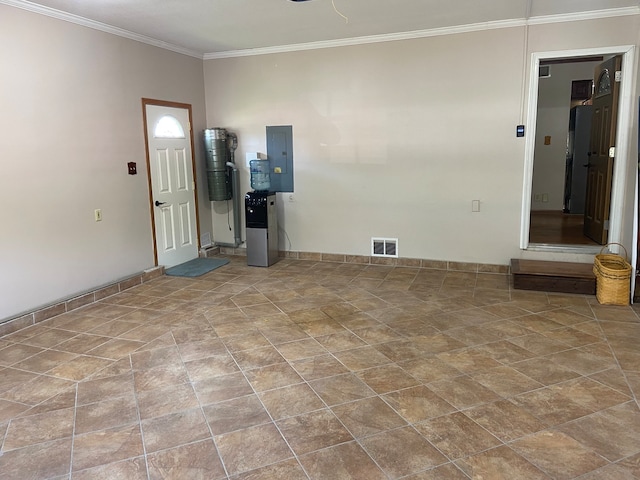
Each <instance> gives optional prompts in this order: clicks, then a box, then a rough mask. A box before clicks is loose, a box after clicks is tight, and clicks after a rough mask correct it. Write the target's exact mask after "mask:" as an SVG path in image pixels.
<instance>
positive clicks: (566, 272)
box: [511, 258, 596, 295]
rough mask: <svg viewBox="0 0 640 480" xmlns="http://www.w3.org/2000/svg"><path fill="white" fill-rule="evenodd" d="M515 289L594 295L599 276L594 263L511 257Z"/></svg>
mask: <svg viewBox="0 0 640 480" xmlns="http://www.w3.org/2000/svg"><path fill="white" fill-rule="evenodd" d="M511 275H513V288H515V289H517V290H537V291H540V292H561V293H579V294H583V295H595V293H596V276H595V275H594V274H593V264H591V263H570V262H548V261H542V260H522V259H517V258H512V259H511Z"/></svg>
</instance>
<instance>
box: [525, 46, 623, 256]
mask: <svg viewBox="0 0 640 480" xmlns="http://www.w3.org/2000/svg"><path fill="white" fill-rule="evenodd" d="M592 55H622V81H621V83H620V100H619V101H620V104H619V107H618V124H617V127H616V128H617V137H616V159H619V161H617V162H614V166H613V184H612V187H611V210H610V217H609V239H608V241H609V242H619V243H620V242H621V240H622V221H623V218H622V212H623V207H624V191H625V182H626V176H627V174H626V172H627V170H628V162H629V147H630V144H631V137H630V133H631V125H632V122H633V115H634V114H635V113H634V110H633V108H632V107H633V105H635V102H634V101H632V99H633V98H634V95H633V90H632V87H633V77H634V68H635V46H634V45H622V46H616V47H601V48H586V49H580V50H560V51H553V52H534V53H532V54H531V65H530V67H529V97H528V106H529V107H528V112H527V120H526V125H527V135H526V137H525V152H524V178H523V185H522V212H521V221H520V248H521V249H522V250H526V249H527V248H528V247H529V229H530V223H531V222H530V211H531V193H532V188H533V184H532V183H533V159H534V154H535V143H536V142H535V140H536V121H537V118H538V69H539V67H540V60H541V59H544V60H546V59H554V58H568V57H587V56H592ZM634 182H635V180H634ZM555 251H558V249H555Z"/></svg>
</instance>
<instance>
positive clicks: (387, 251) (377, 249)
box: [371, 238, 398, 258]
mask: <svg viewBox="0 0 640 480" xmlns="http://www.w3.org/2000/svg"><path fill="white" fill-rule="evenodd" d="M371 255H372V256H374V257H395V258H397V257H398V239H397V238H371Z"/></svg>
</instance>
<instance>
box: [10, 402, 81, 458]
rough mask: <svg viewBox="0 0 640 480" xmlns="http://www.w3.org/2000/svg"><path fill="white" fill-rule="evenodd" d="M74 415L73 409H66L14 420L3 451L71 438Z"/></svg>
mask: <svg viewBox="0 0 640 480" xmlns="http://www.w3.org/2000/svg"><path fill="white" fill-rule="evenodd" d="M74 413H75V412H74V410H73V409H72V408H66V409H64V410H56V411H53V412H46V413H40V414H38V415H30V416H26V417H22V418H17V419H14V420H12V421H11V424H10V425H9V428H8V429H7V432H6V436H5V439H4V444H3V445H2V450H3V451H11V450H15V449H17V448H24V447H29V446H31V445H36V444H40V443H47V442H50V441H52V440H59V439H63V438H70V437H71V435H72V434H73V423H74Z"/></svg>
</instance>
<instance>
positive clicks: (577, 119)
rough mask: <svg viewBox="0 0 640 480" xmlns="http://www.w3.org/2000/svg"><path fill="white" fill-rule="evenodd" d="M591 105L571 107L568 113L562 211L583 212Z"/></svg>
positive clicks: (585, 194) (585, 193) (587, 166)
mask: <svg viewBox="0 0 640 480" xmlns="http://www.w3.org/2000/svg"><path fill="white" fill-rule="evenodd" d="M591 116H592V108H591V105H581V106H578V107H573V108H572V109H571V112H570V114H569V137H568V139H567V159H566V165H565V175H564V206H563V212H564V213H578V214H583V213H584V210H585V202H586V196H587V173H588V169H589V138H590V136H591Z"/></svg>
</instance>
